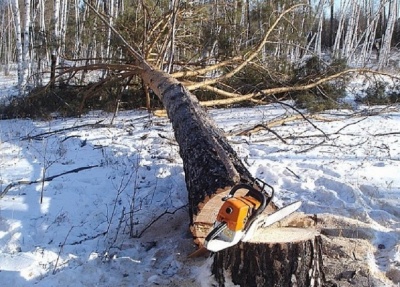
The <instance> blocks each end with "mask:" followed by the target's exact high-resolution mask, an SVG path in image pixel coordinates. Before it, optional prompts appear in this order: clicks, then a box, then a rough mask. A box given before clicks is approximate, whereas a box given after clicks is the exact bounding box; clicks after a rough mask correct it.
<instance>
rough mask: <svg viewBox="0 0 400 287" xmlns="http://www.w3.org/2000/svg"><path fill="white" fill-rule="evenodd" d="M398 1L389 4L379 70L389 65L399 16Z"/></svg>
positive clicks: (393, 0) (394, 0)
mask: <svg viewBox="0 0 400 287" xmlns="http://www.w3.org/2000/svg"><path fill="white" fill-rule="evenodd" d="M397 2H398V0H391V1H390V3H389V12H388V14H389V15H388V22H387V25H386V30H385V33H384V34H383V36H382V47H381V49H380V51H379V62H378V69H382V68H383V67H385V66H387V64H388V63H389V57H390V50H391V44H392V36H393V31H394V27H395V24H396V19H397V14H398V11H397V10H398V3H397Z"/></svg>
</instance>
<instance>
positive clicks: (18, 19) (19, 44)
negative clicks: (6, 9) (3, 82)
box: [11, 0, 26, 94]
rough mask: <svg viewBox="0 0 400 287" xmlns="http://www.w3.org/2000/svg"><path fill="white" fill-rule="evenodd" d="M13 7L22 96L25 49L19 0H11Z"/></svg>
mask: <svg viewBox="0 0 400 287" xmlns="http://www.w3.org/2000/svg"><path fill="white" fill-rule="evenodd" d="M11 7H12V11H13V16H14V26H15V29H14V30H15V45H16V60H17V67H18V68H17V70H18V90H19V93H20V94H23V92H24V86H25V81H26V79H25V77H24V76H25V72H24V63H23V49H22V37H21V32H22V30H21V17H20V10H19V4H18V0H11Z"/></svg>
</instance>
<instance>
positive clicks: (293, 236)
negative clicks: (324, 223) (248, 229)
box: [247, 227, 319, 243]
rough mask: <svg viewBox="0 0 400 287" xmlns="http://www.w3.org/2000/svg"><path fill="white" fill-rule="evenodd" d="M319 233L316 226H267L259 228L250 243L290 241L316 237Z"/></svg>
mask: <svg viewBox="0 0 400 287" xmlns="http://www.w3.org/2000/svg"><path fill="white" fill-rule="evenodd" d="M318 235H319V231H318V230H317V229H315V228H296V227H267V228H260V229H258V230H257V231H256V232H255V233H254V235H253V237H252V238H251V239H250V240H248V241H247V242H249V243H289V242H300V241H306V240H309V239H314V237H315V236H318Z"/></svg>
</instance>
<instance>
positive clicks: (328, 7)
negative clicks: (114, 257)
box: [0, 0, 400, 111]
mask: <svg viewBox="0 0 400 287" xmlns="http://www.w3.org/2000/svg"><path fill="white" fill-rule="evenodd" d="M398 2H399V1H398V0H380V1H377V0H364V1H357V0H340V1H334V0H319V1H317V0H315V1H313V0H309V1H302V0H300V1H298V0H275V1H261V0H255V1H254V0H210V1H205V0H202V1H183V0H159V1H153V0H151V1H150V0H54V1H49V0H47V1H46V0H25V1H18V0H9V1H2V2H1V7H0V9H1V12H2V16H1V20H0V33H1V42H0V62H1V65H2V67H4V68H3V70H4V73H5V75H7V74H8V73H9V72H10V67H13V65H15V64H17V70H18V89H19V94H20V95H24V94H28V93H31V92H32V91H34V90H35V89H36V88H37V87H42V86H44V85H46V84H47V83H48V79H49V78H50V86H51V87H52V88H56V87H59V86H63V87H66V86H68V87H71V86H74V87H85V88H84V89H85V92H80V91H79V92H76V90H74V91H73V92H72V93H74V94H77V93H78V94H80V95H81V97H80V104H79V105H78V106H79V109H80V111H82V109H83V107H84V106H86V105H88V102H89V101H90V100H93V102H97V101H98V100H99V98H101V96H103V98H111V99H112V100H111V106H113V107H114V106H115V103H116V102H121V98H122V97H123V95H124V94H129V96H130V97H131V96H132V94H133V95H135V94H138V93H143V94H146V101H145V102H143V105H146V106H147V107H148V108H150V97H151V91H148V90H147V89H146V87H144V85H143V84H142V82H141V79H140V78H139V77H138V75H137V74H138V73H137V70H136V68H135V67H132V65H129V63H130V62H131V55H130V54H129V52H127V51H126V45H127V44H128V45H130V46H131V47H133V48H134V49H135V50H136V51H138V52H139V53H140V54H141V56H142V57H143V58H144V59H145V60H146V61H147V62H149V63H150V64H151V65H152V66H154V67H156V68H159V69H161V70H163V71H165V72H167V73H170V74H172V75H173V76H174V77H176V78H178V79H179V80H180V81H181V82H183V83H184V84H185V85H186V86H187V87H189V89H190V90H192V91H194V92H195V94H196V95H197V96H198V97H199V98H200V99H201V98H202V97H205V99H207V100H216V99H219V98H221V97H222V98H227V97H228V98H229V97H231V98H232V97H234V96H240V95H243V96H246V95H249V94H251V93H256V92H257V93H259V92H260V91H265V90H266V89H271V88H277V87H293V86H299V85H303V86H304V85H309V84H310V83H311V82H312V81H315V79H316V78H317V79H318V78H322V77H327V76H329V75H332V74H335V73H338V72H340V71H343V70H345V69H346V68H349V67H352V68H372V69H375V70H377V71H383V70H386V71H387V70H390V71H391V72H393V71H395V70H396V69H397V68H398V65H399V63H398V60H396V59H391V57H390V56H391V55H392V54H393V53H395V51H397V47H398V45H399V43H400V21H399V20H400V19H399V18H398V14H399V13H398V12H399V11H398V10H399V5H398V4H399V3H398ZM97 13H99V15H100V16H99V15H98V14H97ZM112 27H114V28H115V30H116V31H117V32H118V33H119V34H120V35H121V36H122V37H123V39H124V40H126V42H125V43H124V42H123V41H121V37H118V36H117V35H116V34H115V33H114V32H113V31H112V30H113V28H112ZM254 54H256V57H253V56H251V59H250V60H251V61H250V60H248V58H250V56H249V55H254ZM247 60H248V61H247ZM245 61H246V65H245V67H244V68H241V69H240V72H239V71H238V70H236V71H235V69H237V67H238V66H239V65H242V63H243V62H245ZM91 71H95V72H96V73H95V77H92V74H93V73H90V72H91ZM233 71H235V73H234V76H231V77H229V79H228V77H224V78H222V77H221V75H223V74H229V73H232V74H233ZM99 72H100V73H99ZM218 77H220V78H221V79H220V80H218V81H215V82H214V83H212V84H204V83H203V82H204V81H205V80H207V79H212V78H218ZM338 78H340V79H341V81H340V85H338V83H337V82H336V83H334V84H331V85H325V86H322V85H314V86H313V87H312V88H314V91H312V92H311V93H306V95H304V92H302V93H301V95H299V94H297V96H298V97H299V98H300V97H303V98H305V99H307V100H309V98H310V97H311V99H313V100H315V97H317V96H321V95H322V96H325V97H326V95H329V98H330V99H333V101H335V94H342V91H343V85H344V84H343V81H345V77H339V76H338V77H336V79H338ZM93 83H96V84H94V85H93ZM88 84H91V85H90V86H88ZM99 90H101V91H102V92H99ZM308 90H309V89H308ZM263 93H264V94H265V96H266V95H267V94H268V95H269V94H274V95H276V94H278V93H279V94H283V93H286V94H287V91H286V90H284V91H283V92H281V91H276V93H275V92H274V91H272V92H271V93H265V92H263ZM292 94H293V93H292ZM121 95H122V96H121ZM265 98H266V97H264V99H265ZM143 99H144V97H143ZM396 100H397V97H396ZM93 102H92V105H93ZM141 103H142V102H141ZM214 103H215V102H214ZM210 105H211V104H210ZM328 108H329V106H328Z"/></svg>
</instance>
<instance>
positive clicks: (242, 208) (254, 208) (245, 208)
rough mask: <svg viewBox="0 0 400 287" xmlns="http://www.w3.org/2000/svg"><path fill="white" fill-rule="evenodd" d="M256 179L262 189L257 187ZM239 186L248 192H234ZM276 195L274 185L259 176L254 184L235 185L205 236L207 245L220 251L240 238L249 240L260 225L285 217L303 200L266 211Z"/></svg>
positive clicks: (263, 225) (266, 224) (212, 249)
mask: <svg viewBox="0 0 400 287" xmlns="http://www.w3.org/2000/svg"><path fill="white" fill-rule="evenodd" d="M257 183H258V186H259V188H260V190H258V189H256V188H255V187H254V186H255V185H256V184H257ZM266 187H268V188H269V189H270V190H271V192H270V194H268V193H267V191H266ZM238 190H245V191H247V193H246V194H245V195H239V196H235V193H236V192H237V191H238ZM273 196H274V188H273V187H272V186H271V185H269V184H267V183H265V182H264V181H262V180H260V179H258V178H257V179H256V180H255V182H254V184H253V185H248V184H238V185H235V186H234V187H233V188H232V189H231V190H230V192H229V194H228V195H227V196H225V197H223V198H222V201H223V204H222V206H221V208H220V210H219V212H218V215H217V219H216V221H215V222H214V225H213V229H212V230H211V231H210V233H209V234H208V235H207V236H206V238H205V242H204V245H205V247H206V248H207V249H208V250H209V251H212V252H217V251H220V250H223V249H226V248H228V247H231V246H233V245H235V244H237V243H238V242H239V241H247V240H250V239H251V238H252V236H253V234H254V233H255V231H256V230H257V229H259V228H262V227H267V226H269V225H271V224H273V223H275V222H278V221H280V220H282V219H283V218H285V217H287V216H288V215H290V214H292V213H293V212H295V211H296V210H297V209H298V208H299V207H300V206H301V201H296V202H294V203H292V204H289V205H287V206H285V207H283V208H281V209H279V210H277V211H276V212H274V213H272V214H269V215H266V214H263V211H264V210H265V208H266V207H267V206H268V204H269V203H270V202H271V200H272V198H273Z"/></svg>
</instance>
